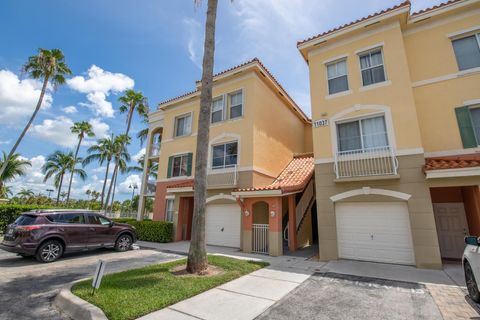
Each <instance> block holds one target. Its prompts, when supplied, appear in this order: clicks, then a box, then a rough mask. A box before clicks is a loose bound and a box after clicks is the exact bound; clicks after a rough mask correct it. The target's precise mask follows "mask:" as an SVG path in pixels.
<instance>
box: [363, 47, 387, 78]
mask: <svg viewBox="0 0 480 320" xmlns="http://www.w3.org/2000/svg"><path fill="white" fill-rule="evenodd" d="M360 69H361V71H362V81H363V85H364V86H368V85H371V84H375V83H378V82H383V81H385V69H384V66H383V55H382V49H375V50H372V51H369V52H367V53H362V54H360Z"/></svg>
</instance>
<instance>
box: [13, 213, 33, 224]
mask: <svg viewBox="0 0 480 320" xmlns="http://www.w3.org/2000/svg"><path fill="white" fill-rule="evenodd" d="M35 220H37V216H33V215H29V214H22V215H21V216H20V217H18V218H17V220H15V224H16V225H18V226H29V225H32V224H34V223H35Z"/></svg>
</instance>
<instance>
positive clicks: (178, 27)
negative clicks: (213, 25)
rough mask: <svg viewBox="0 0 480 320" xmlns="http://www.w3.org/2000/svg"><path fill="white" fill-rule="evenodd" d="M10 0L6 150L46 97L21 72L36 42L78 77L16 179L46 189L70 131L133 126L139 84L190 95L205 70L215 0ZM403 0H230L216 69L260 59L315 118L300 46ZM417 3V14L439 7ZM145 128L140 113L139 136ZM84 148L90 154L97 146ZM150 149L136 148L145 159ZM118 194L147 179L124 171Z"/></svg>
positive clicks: (222, 5)
mask: <svg viewBox="0 0 480 320" xmlns="http://www.w3.org/2000/svg"><path fill="white" fill-rule="evenodd" d="M193 2H194V1H193V0H181V1H159V0H141V1H133V0H102V1H98V0H83V1H58V0H56V1H54V0H42V1H38V0H30V1H28V0H24V1H17V0H3V1H2V2H1V4H0V28H1V30H3V32H2V33H1V34H0V43H1V44H2V45H1V49H0V150H4V151H9V150H10V147H11V146H12V143H13V142H14V141H15V139H16V137H17V136H18V134H19V133H20V131H21V129H22V127H23V126H24V124H25V123H26V121H27V120H28V116H29V115H30V114H31V112H32V111H33V108H34V106H35V103H36V99H37V98H38V93H39V84H38V83H37V82H35V81H33V80H31V79H28V78H26V76H25V75H22V74H21V72H20V69H21V66H22V64H23V63H25V61H26V60H27V58H28V57H29V56H30V55H33V54H35V53H36V50H37V48H39V47H43V48H60V49H61V50H62V51H63V52H64V54H65V56H66V62H67V64H68V65H69V66H70V68H71V69H72V71H73V76H72V78H73V79H70V80H69V81H68V83H67V85H64V86H62V87H61V88H59V89H58V90H56V91H49V93H48V95H47V97H46V103H45V107H44V108H43V109H42V111H41V112H40V114H39V116H38V117H37V119H36V120H35V123H34V126H33V127H32V128H31V130H30V131H29V133H28V134H27V137H26V138H25V139H24V140H23V142H22V144H21V145H20V147H19V149H18V152H19V153H21V155H22V156H23V157H25V158H28V159H30V160H31V161H32V163H33V167H32V168H31V169H30V170H29V171H28V174H27V176H25V177H23V178H21V179H19V180H17V181H16V182H14V183H12V184H11V185H12V187H13V189H14V192H17V191H18V190H19V189H20V188H21V187H26V188H31V189H33V190H34V191H35V192H45V190H46V189H47V188H49V187H50V186H49V185H44V184H43V183H42V180H43V175H42V174H41V172H40V167H41V165H42V164H43V163H44V160H45V156H46V155H48V154H49V153H51V152H53V151H54V150H57V149H59V150H68V149H71V148H73V146H74V143H75V139H74V137H73V136H72V135H70V134H69V127H70V126H71V124H72V123H73V122H75V121H81V120H87V121H90V122H91V123H92V124H93V125H94V129H95V131H96V134H97V137H102V136H104V135H106V134H109V133H111V132H113V133H115V134H119V133H121V132H123V131H124V130H125V115H122V114H119V112H118V111H117V109H118V107H119V104H118V101H117V99H118V97H119V95H120V94H121V91H123V90H125V89H127V88H131V87H134V88H135V89H136V90H140V91H142V92H143V93H144V94H145V95H146V96H147V97H148V99H149V103H150V107H151V108H152V109H153V108H156V105H157V104H158V102H160V101H162V100H165V99H168V98H171V97H174V96H176V95H179V94H182V93H184V92H186V91H190V90H192V89H193V88H194V84H195V81H196V80H199V79H200V76H201V68H200V66H201V60H202V46H203V24H204V18H205V9H206V0H204V1H203V2H204V3H203V5H202V6H200V7H195V6H194V4H193ZM400 2H401V0H363V1H358V0H322V1H313V0H234V1H233V2H231V1H229V0H220V1H219V11H218V17H217V34H216V55H215V59H216V60H215V71H221V70H223V69H226V68H229V67H231V66H234V65H237V64H239V63H242V62H244V61H246V60H249V59H251V58H253V57H258V58H260V59H261V60H262V62H263V63H264V64H265V65H266V67H267V68H269V70H270V71H271V72H272V73H273V74H274V75H275V77H276V78H277V79H278V80H279V81H280V83H282V85H283V86H284V87H285V89H286V90H287V91H288V92H289V93H290V94H291V95H292V97H293V98H294V99H295V100H296V101H297V103H298V104H299V105H300V106H302V108H303V109H304V111H305V112H306V113H307V114H310V101H309V87H308V70H307V65H306V64H305V62H304V61H303V59H302V58H301V56H300V54H299V53H298V51H297V49H296V42H297V41H298V40H302V39H304V38H307V37H309V36H311V35H314V34H317V33H320V32H323V31H325V30H328V29H330V28H333V27H335V26H338V25H341V24H344V23H348V22H350V21H352V20H356V19H358V18H361V17H363V16H366V15H369V14H371V13H373V12H376V11H379V10H382V9H385V8H388V7H390V6H393V5H395V4H398V3H400ZM440 2H441V1H438V0H412V6H413V10H414V11H417V10H420V9H422V8H425V7H429V6H432V5H435V4H438V3H440ZM142 127H143V124H142V123H141V122H140V121H139V118H138V117H136V118H135V119H134V121H133V125H132V134H135V133H136V132H137V131H138V130H140V129H141V128H142ZM92 143H93V140H92V141H86V142H85V144H84V146H82V149H81V151H80V152H81V154H82V155H83V154H85V150H86V148H87V147H88V145H91V144H92ZM141 149H142V147H141V146H140V144H139V143H138V141H135V142H134V143H132V145H131V146H130V147H129V151H130V153H131V154H132V156H138V155H139V154H140V153H141ZM86 170H87V172H88V174H89V178H88V179H87V181H86V182H81V181H75V183H74V190H73V192H74V197H77V198H78V197H85V191H86V190H87V189H96V190H97V191H99V190H100V188H101V185H102V181H103V176H104V171H103V170H104V168H102V167H99V166H97V165H91V166H89V167H87V168H86ZM119 181H120V187H119V194H118V198H120V199H126V198H129V197H130V196H131V193H130V190H129V189H128V186H129V185H130V184H132V183H139V181H140V177H139V175H135V174H130V175H124V176H122V177H120V179H119Z"/></svg>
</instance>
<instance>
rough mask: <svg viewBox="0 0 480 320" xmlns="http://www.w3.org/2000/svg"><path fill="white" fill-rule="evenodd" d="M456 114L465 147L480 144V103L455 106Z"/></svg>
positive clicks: (474, 146) (473, 146)
mask: <svg viewBox="0 0 480 320" xmlns="http://www.w3.org/2000/svg"><path fill="white" fill-rule="evenodd" d="M455 115H456V116H457V123H458V128H459V130H460V137H461V139H462V144H463V147H464V148H476V147H478V146H480V105H478V104H477V105H473V106H464V107H458V108H455Z"/></svg>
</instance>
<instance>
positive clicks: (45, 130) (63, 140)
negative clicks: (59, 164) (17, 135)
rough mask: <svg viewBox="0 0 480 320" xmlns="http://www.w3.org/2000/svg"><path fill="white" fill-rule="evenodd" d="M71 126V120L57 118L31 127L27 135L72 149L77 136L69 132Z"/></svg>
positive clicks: (62, 117)
mask: <svg viewBox="0 0 480 320" xmlns="http://www.w3.org/2000/svg"><path fill="white" fill-rule="evenodd" d="M72 126H73V121H72V119H70V118H67V117H64V116H59V117H56V118H55V119H45V120H43V122H42V123H40V124H37V125H34V126H32V127H31V129H30V131H29V133H30V134H31V135H32V136H34V137H36V138H38V139H41V140H45V141H48V142H52V143H55V144H58V145H60V146H64V147H73V146H74V145H75V143H76V142H77V136H76V135H74V134H72V132H71V131H70V127H72Z"/></svg>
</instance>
